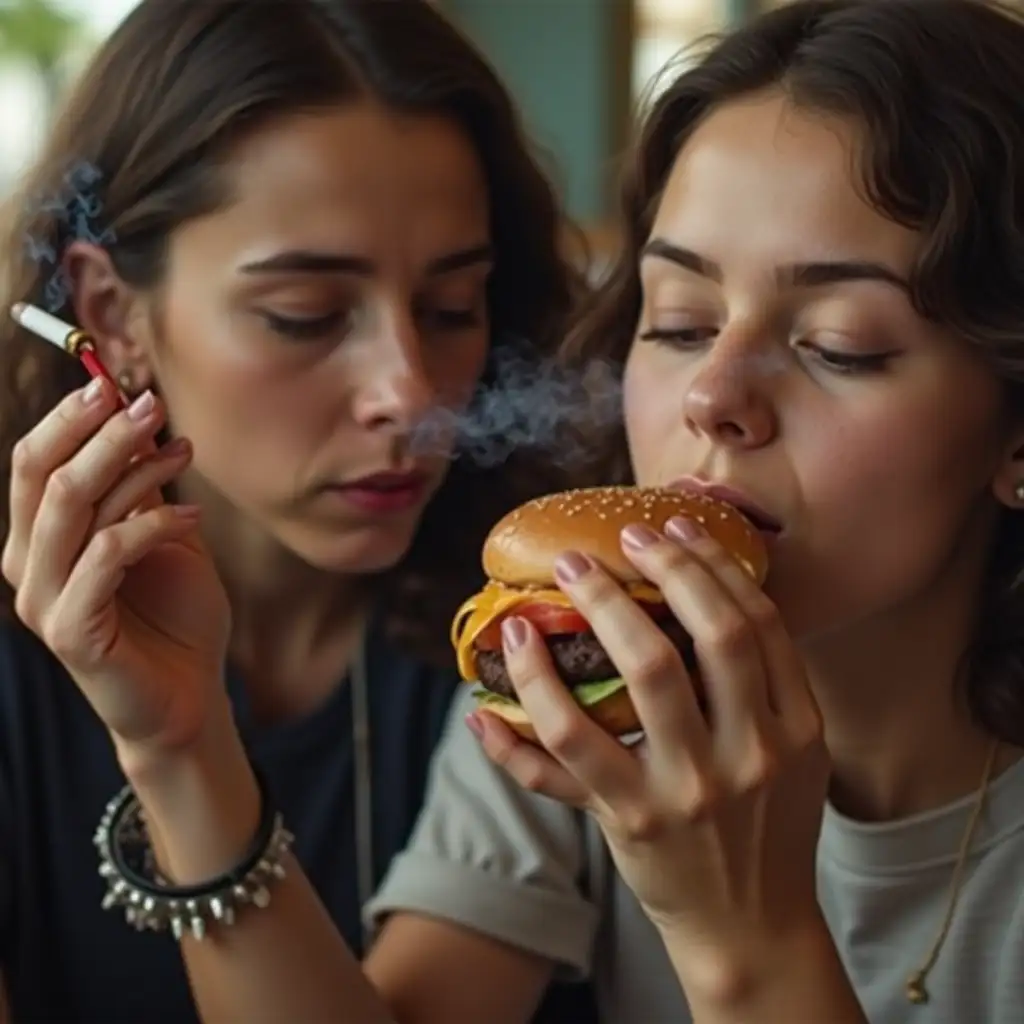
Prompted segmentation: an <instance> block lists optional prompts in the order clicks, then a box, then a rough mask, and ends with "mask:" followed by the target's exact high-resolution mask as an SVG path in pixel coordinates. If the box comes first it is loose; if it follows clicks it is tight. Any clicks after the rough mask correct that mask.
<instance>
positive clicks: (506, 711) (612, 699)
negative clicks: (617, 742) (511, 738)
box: [479, 687, 643, 743]
mask: <svg viewBox="0 0 1024 1024" xmlns="http://www.w3.org/2000/svg"><path fill="white" fill-rule="evenodd" d="M580 707H581V708H582V710H583V711H584V712H585V713H586V714H587V715H588V716H589V717H590V718H592V719H593V720H594V721H595V722H596V723H597V724H598V725H599V726H600V727H601V728H602V729H604V731H605V732H606V733H609V734H610V735H612V736H616V737H618V736H628V735H629V734H630V733H634V732H640V731H641V729H642V728H643V726H641V724H640V719H639V718H637V714H636V708H634V707H633V701H632V699H631V698H630V696H629V690H627V689H626V688H625V687H623V688H622V689H620V690H616V691H615V693H613V694H611V695H610V696H608V697H605V698H604V699H603V700H600V701H598V702H597V703H596V704H593V705H591V706H590V707H583V706H582V705H580ZM479 712H480V714H487V715H494V717H495V718H500V719H501V720H502V721H503V722H504V723H505V724H506V725H507V726H508V727H509V728H510V729H511V730H512V731H513V732H515V733H518V734H519V735H520V736H521V737H522V738H523V739H524V740H529V741H530V742H531V743H537V742H538V739H537V733H536V731H535V730H534V728H533V723H532V722H531V721H530V719H529V718H527V716H526V712H525V711H524V710H523V708H522V705H520V704H513V703H512V702H511V701H500V702H499V701H495V702H493V703H492V702H490V701H488V702H487V703H485V704H481V706H480V709H479Z"/></svg>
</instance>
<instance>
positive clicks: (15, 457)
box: [11, 435, 36, 476]
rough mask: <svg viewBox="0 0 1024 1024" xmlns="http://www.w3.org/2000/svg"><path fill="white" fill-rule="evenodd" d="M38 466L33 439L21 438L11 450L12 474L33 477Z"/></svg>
mask: <svg viewBox="0 0 1024 1024" xmlns="http://www.w3.org/2000/svg"><path fill="white" fill-rule="evenodd" d="M35 466H36V455H35V446H34V445H33V443H32V439H31V437H29V436H28V435H26V436H25V437H22V438H19V439H18V441H17V442H16V443H15V445H14V448H13V449H11V473H12V475H14V476H32V475H33V472H34V470H35Z"/></svg>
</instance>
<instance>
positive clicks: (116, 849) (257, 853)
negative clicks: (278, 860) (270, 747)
mask: <svg viewBox="0 0 1024 1024" xmlns="http://www.w3.org/2000/svg"><path fill="white" fill-rule="evenodd" d="M253 773H254V774H255V776H256V785H257V786H258V788H259V794H260V820H259V824H258V825H257V827H256V835H255V836H254V837H253V840H252V842H251V843H250V844H249V848H248V849H247V850H246V851H245V854H244V856H243V857H242V859H241V860H240V861H239V862H238V864H237V865H236V866H235V867H233V868H232V869H231V870H230V871H225V872H224V874H222V875H218V876H217V877H216V878H211V879H210V880H209V881H208V882H201V883H200V884H198V885H162V884H161V883H160V882H158V881H157V880H156V879H154V878H148V877H146V875H145V874H144V873H143V872H141V871H140V870H138V868H137V867H136V866H135V865H133V864H132V863H131V862H132V860H134V859H135V858H133V857H131V856H130V855H128V854H127V851H126V850H125V844H124V843H122V842H120V841H119V832H120V828H121V825H122V824H123V822H124V819H125V818H126V817H127V816H128V814H129V812H131V811H134V810H136V809H137V808H138V800H137V798H136V796H135V794H134V792H133V791H132V790H131V789H130V788H129V789H128V790H127V791H126V792H122V794H121V798H120V801H119V803H118V805H117V808H116V809H115V811H114V815H113V818H112V819H111V822H110V826H109V827H110V836H111V843H110V859H111V860H112V861H113V862H114V867H115V868H117V871H118V873H119V874H120V875H121V876H122V877H123V878H124V879H125V880H126V881H128V882H130V883H131V884H132V885H133V886H135V888H136V889H139V890H140V891H141V892H144V893H146V894H147V895H150V896H161V897H163V898H164V899H170V900H194V899H203V898H204V897H206V896H209V895H212V894H213V893H216V892H221V891H223V890H225V889H233V888H234V887H235V886H236V885H240V884H241V883H242V882H243V881H244V880H245V878H246V876H247V875H249V874H250V872H251V871H252V870H253V868H255V867H256V865H257V864H259V862H260V861H261V860H262V859H263V858H264V856H265V855H266V852H267V847H268V846H269V845H270V840H271V837H272V836H273V834H274V829H275V827H276V826H277V824H278V820H279V817H278V815H277V813H276V812H275V811H274V809H273V806H272V804H271V802H270V800H269V796H268V788H267V783H266V780H265V779H264V777H263V774H262V773H261V772H260V771H259V769H258V768H256V767H255V765H254V766H253ZM147 845H149V843H148V840H147Z"/></svg>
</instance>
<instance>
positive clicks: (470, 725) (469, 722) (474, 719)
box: [466, 711, 484, 740]
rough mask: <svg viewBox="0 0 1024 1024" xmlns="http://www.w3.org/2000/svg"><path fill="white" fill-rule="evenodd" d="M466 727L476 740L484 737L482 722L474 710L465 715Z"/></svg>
mask: <svg viewBox="0 0 1024 1024" xmlns="http://www.w3.org/2000/svg"><path fill="white" fill-rule="evenodd" d="M466 728H467V729H468V730H469V731H470V732H471V733H472V734H473V735H474V736H475V737H476V738H477V739H478V740H482V739H483V738H484V723H483V722H482V721H481V719H480V716H479V715H478V714H477V713H476V712H475V711H474V712H473V713H472V714H471V715H466Z"/></svg>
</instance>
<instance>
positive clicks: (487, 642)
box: [473, 601, 590, 651]
mask: <svg viewBox="0 0 1024 1024" xmlns="http://www.w3.org/2000/svg"><path fill="white" fill-rule="evenodd" d="M511 615H515V616H517V617H520V618H524V619H529V620H530V622H532V623H533V624H534V626H536V627H537V629H538V630H539V631H540V632H541V633H542V634H544V636H553V635H554V634H557V633H563V634H564V633H585V632H586V631H587V630H588V629H590V626H589V624H588V623H587V620H586V619H585V618H583V616H582V615H580V613H579V612H578V611H576V610H575V609H573V608H560V607H559V606H558V605H557V604H543V603H542V602H540V601H537V602H535V603H533V604H520V605H516V606H515V608H511V609H509V611H508V614H507V615H503V616H502V617H501V618H502V619H507V618H508V617H509V616H511ZM473 643H474V646H475V647H476V648H477V649H478V650H481V651H500V650H501V619H497V620H496V621H494V622H492V623H491V624H490V625H489V626H488V627H487V628H486V629H485V630H484V631H483V632H482V633H481V634H480V635H479V636H478V637H477V638H476V640H475V641H474V642H473Z"/></svg>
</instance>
